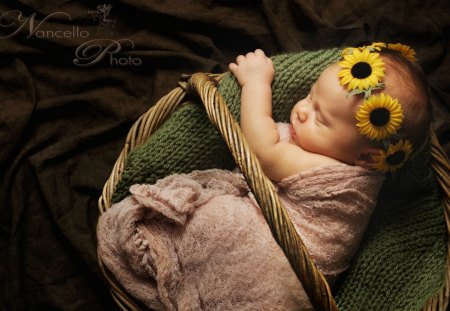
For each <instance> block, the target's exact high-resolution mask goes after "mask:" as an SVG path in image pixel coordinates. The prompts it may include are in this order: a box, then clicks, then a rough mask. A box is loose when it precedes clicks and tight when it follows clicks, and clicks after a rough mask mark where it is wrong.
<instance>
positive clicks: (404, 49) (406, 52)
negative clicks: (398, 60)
mask: <svg viewBox="0 0 450 311" xmlns="http://www.w3.org/2000/svg"><path fill="white" fill-rule="evenodd" d="M387 48H388V49H390V50H396V51H399V52H400V53H401V54H402V55H403V56H404V57H406V58H407V59H408V60H409V61H411V62H415V61H417V58H416V57H415V55H416V51H414V49H412V48H411V47H410V46H409V45H404V44H401V43H389V44H388V45H387Z"/></svg>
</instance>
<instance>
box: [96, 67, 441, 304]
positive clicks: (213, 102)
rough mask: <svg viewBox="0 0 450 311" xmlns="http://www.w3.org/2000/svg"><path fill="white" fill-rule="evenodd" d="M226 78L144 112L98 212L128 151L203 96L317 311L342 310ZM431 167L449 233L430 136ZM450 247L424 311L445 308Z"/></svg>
mask: <svg viewBox="0 0 450 311" xmlns="http://www.w3.org/2000/svg"><path fill="white" fill-rule="evenodd" d="M222 77H223V75H214V74H204V73H196V74H194V75H192V76H183V77H182V79H181V80H180V82H179V86H178V87H177V88H175V89H173V90H172V91H171V92H170V93H168V94H167V95H166V96H164V97H163V98H161V99H160V100H159V101H158V102H157V103H156V104H155V105H154V106H153V107H152V108H150V109H149V110H148V111H147V112H146V113H144V114H143V115H142V116H141V117H140V118H139V119H138V120H137V121H136V123H135V124H134V125H133V127H132V128H131V129H130V131H129V133H128V136H127V139H126V142H125V147H124V149H123V150H122V152H121V154H120V156H119V158H118V159H117V161H116V163H115V165H114V168H113V170H112V173H111V175H110V177H109V179H108V180H107V182H106V184H105V186H104V188H103V192H102V196H101V197H100V199H99V202H98V206H99V209H100V213H104V212H105V211H106V210H107V209H109V208H110V207H111V197H112V194H113V192H114V188H115V186H116V184H117V182H118V181H119V180H120V178H121V175H122V172H123V170H124V167H125V163H126V160H127V156H128V153H129V152H130V151H131V150H133V149H134V148H136V147H137V146H138V145H140V144H142V143H143V142H144V141H145V140H146V139H147V138H148V137H150V135H152V133H154V132H155V131H156V129H157V128H158V127H159V126H160V125H161V124H162V123H163V122H164V121H165V120H166V119H167V118H168V117H169V116H170V115H171V114H172V112H173V111H174V110H175V109H176V108H177V107H179V106H180V105H181V104H182V103H183V102H184V100H185V98H186V95H187V94H189V95H191V96H190V98H192V97H197V98H198V97H200V99H201V101H202V102H203V104H204V106H205V108H206V111H207V114H208V116H209V118H210V120H211V121H212V122H213V124H214V125H215V126H216V128H217V129H218V130H219V131H220V133H221V134H222V136H223V137H224V139H225V141H226V143H227V145H228V148H229V149H230V151H231V153H232V155H233V157H234V159H235V161H236V163H237V164H238V166H239V167H240V169H241V171H242V172H243V174H244V176H245V178H246V180H247V182H248V184H249V187H250V188H251V190H252V192H253V193H254V195H255V198H256V200H257V202H258V204H259V206H260V207H261V210H262V212H263V215H264V217H265V219H266V221H267V223H268V224H269V227H270V229H271V231H272V234H273V236H274V238H275V240H276V241H277V243H278V244H279V245H280V247H281V248H282V250H283V251H284V253H285V255H286V257H287V258H288V260H289V262H290V264H291V266H292V268H293V270H294V271H295V273H296V275H297V277H298V278H299V280H300V281H301V282H302V284H303V286H304V288H305V291H306V293H307V294H308V297H309V298H310V301H311V303H312V305H313V306H314V308H315V310H338V309H337V307H336V304H335V302H334V299H333V297H332V295H331V291H330V288H329V286H328V284H327V282H326V280H325V278H324V277H323V275H322V274H321V273H320V271H319V270H317V268H316V267H315V266H314V264H313V262H312V260H311V259H310V257H309V256H308V254H307V251H306V248H305V246H304V245H303V242H302V241H301V239H300V237H299V236H298V234H297V232H296V231H295V228H294V226H293V224H292V222H291V221H290V219H289V217H288V214H287V212H286V211H285V209H284V207H283V206H282V204H281V203H280V200H279V198H278V196H277V194H276V191H275V188H274V186H273V184H272V182H271V181H270V180H269V179H268V178H267V177H266V176H265V175H264V174H263V173H262V171H261V168H260V165H259V163H258V160H257V159H256V157H255V155H254V153H253V152H252V151H251V150H250V148H249V146H248V143H247V142H246V139H245V137H244V136H243V135H242V132H241V130H240V128H239V125H238V124H237V122H236V120H235V119H234V118H233V116H232V115H231V114H230V111H229V110H228V107H227V105H226V104H225V103H224V100H223V98H222V96H221V95H220V94H219V93H218V91H217V84H218V82H219V81H220V80H221V79H222ZM432 167H433V169H434V172H435V174H436V178H437V180H438V182H439V185H440V186H441V188H442V189H443V196H444V198H443V205H444V207H445V211H444V212H445V219H446V225H447V230H448V231H449V232H450V217H449V216H450V173H449V171H450V170H449V168H450V165H449V161H448V159H447V157H446V154H445V152H444V151H443V149H442V147H441V146H440V145H439V142H438V140H437V138H436V136H435V135H434V133H433V134H432ZM449 250H450V245H448V247H447V269H446V275H445V286H444V287H443V289H442V290H441V291H440V292H439V293H437V294H436V295H435V296H434V297H432V298H431V299H430V300H429V301H428V302H427V304H426V305H425V306H424V308H423V310H439V311H444V310H446V309H447V306H448V303H449V291H450V269H449V268H450V251H449ZM99 264H100V268H101V270H102V272H103V274H104V276H105V278H106V280H107V282H108V283H109V285H110V286H111V293H112V296H113V298H114V300H115V301H116V302H117V304H118V305H119V306H120V307H121V308H122V309H123V310H144V309H145V307H143V306H142V305H141V304H140V303H139V302H136V301H134V300H133V298H132V297H131V296H130V295H129V294H127V293H126V292H125V291H124V290H123V288H122V287H121V286H120V285H119V284H118V282H117V281H116V280H115V279H114V276H113V275H112V274H111V273H110V272H109V271H108V270H107V268H106V267H105V266H104V265H103V263H102V261H101V259H100V258H99Z"/></svg>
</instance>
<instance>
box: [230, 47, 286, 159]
mask: <svg viewBox="0 0 450 311" xmlns="http://www.w3.org/2000/svg"><path fill="white" fill-rule="evenodd" d="M236 63H237V64H235V63H232V64H230V66H229V67H230V71H231V72H232V73H233V74H234V75H235V76H236V78H237V79H238V81H239V84H240V85H241V87H242V93H241V128H242V132H243V133H244V135H245V137H246V138H247V140H248V143H249V145H250V147H251V148H252V150H253V151H254V152H255V153H256V155H257V157H258V158H259V159H264V156H265V151H266V150H267V148H270V147H272V146H273V145H275V144H276V143H278V142H279V140H280V137H279V134H278V131H277V128H276V125H275V122H274V120H273V119H272V81H273V77H274V74H275V72H274V69H273V65H272V61H271V60H270V58H267V57H266V56H265V55H264V52H263V51H261V50H256V51H255V52H254V53H248V54H247V55H246V56H245V57H244V56H242V55H240V56H239V57H238V58H237V59H236Z"/></svg>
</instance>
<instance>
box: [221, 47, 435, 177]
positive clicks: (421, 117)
mask: <svg viewBox="0 0 450 311" xmlns="http://www.w3.org/2000/svg"><path fill="white" fill-rule="evenodd" d="M384 53H385V54H384V55H382V58H383V60H384V62H385V63H386V65H387V66H386V67H387V69H388V70H387V73H386V79H385V80H386V83H385V84H386V88H385V89H384V90H383V93H384V94H388V95H390V96H391V97H392V98H396V99H398V102H400V103H402V106H401V107H402V108H403V113H404V114H405V118H404V121H403V122H404V124H403V126H402V129H403V133H405V134H406V135H407V137H409V138H410V139H411V140H412V141H413V145H415V146H419V145H420V144H421V142H422V141H423V139H424V136H425V135H424V134H426V133H427V129H428V127H429V123H430V113H429V111H430V109H429V106H430V104H429V100H428V97H427V94H426V88H425V86H424V84H423V82H422V81H423V78H421V77H420V74H419V73H418V70H417V69H416V68H415V67H414V66H412V64H410V63H408V61H407V60H404V59H402V58H401V57H399V56H398V55H396V54H393V53H390V52H387V51H385V52H384ZM229 69H230V71H231V72H232V73H233V74H234V75H235V76H236V78H237V80H238V81H239V84H240V85H241V87H242V95H241V128H242V131H243V133H244V135H245V136H246V137H247V140H248V142H249V144H250V146H251V149H252V150H253V151H254V152H255V153H256V155H257V157H258V159H259V161H260V163H261V166H262V169H263V171H264V173H265V174H266V175H267V176H268V177H269V178H270V179H272V180H274V181H280V180H282V179H284V178H286V177H287V176H292V175H295V174H297V173H299V172H302V171H306V170H309V169H311V168H314V167H319V166H322V165H326V164H334V163H346V164H349V165H358V166H361V167H364V168H368V169H370V168H374V167H377V163H375V161H376V159H377V156H378V155H379V154H380V151H381V152H382V149H381V148H380V144H379V143H376V142H374V141H373V140H372V139H369V138H368V137H366V136H363V135H361V133H360V130H359V129H358V127H357V126H355V121H356V120H355V115H356V112H357V109H358V106H359V105H360V104H361V97H360V96H348V92H347V89H346V88H344V87H343V86H342V85H341V84H342V83H341V81H340V79H339V77H338V75H339V73H340V71H341V70H342V68H341V66H340V65H339V64H337V63H336V64H333V65H331V66H329V67H327V68H326V69H325V70H324V72H323V73H322V74H321V75H320V77H319V79H318V80H317V82H316V83H315V84H314V85H313V86H312V88H311V90H310V93H309V94H308V95H307V97H306V98H304V99H302V100H300V101H299V102H298V103H297V104H296V105H295V106H294V108H293V109H292V112H291V117H290V126H289V131H290V137H289V139H288V140H286V141H283V140H282V139H280V135H279V133H278V128H277V126H276V124H275V121H274V120H273V119H272V90H271V84H272V80H273V78H274V68H273V65H272V61H271V60H270V58H268V57H266V56H265V55H264V52H263V51H261V50H256V51H255V52H254V53H248V54H247V55H246V56H242V55H240V56H239V57H238V58H237V59H236V63H231V64H230V65H229ZM420 79H422V80H420ZM377 92H380V90H378V91H377ZM382 108H383V106H381V107H375V109H378V110H380V111H379V112H378V113H379V114H381V113H383V111H382V110H381V109H382ZM388 108H389V107H388ZM385 113H388V114H389V113H390V111H388V109H386V110H385ZM400 113H401V112H400ZM373 114H376V111H375V112H374V113H373ZM391 115H392V112H391ZM372 118H373V117H372ZM369 119H370V117H369ZM368 126H370V124H369V125H368ZM388 126H391V124H388ZM403 160H406V157H405V158H404V159H403ZM378 164H379V163H378ZM383 167H384V166H383Z"/></svg>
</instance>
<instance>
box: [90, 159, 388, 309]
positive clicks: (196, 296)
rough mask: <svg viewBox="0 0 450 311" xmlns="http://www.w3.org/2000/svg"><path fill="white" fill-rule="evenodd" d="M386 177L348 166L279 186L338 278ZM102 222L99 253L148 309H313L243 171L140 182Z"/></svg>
mask: <svg viewBox="0 0 450 311" xmlns="http://www.w3.org/2000/svg"><path fill="white" fill-rule="evenodd" d="M382 180H383V177H382V176H380V175H378V174H376V173H374V172H370V171H367V170H365V169H362V168H360V167H352V166H348V165H344V164H339V165H327V166H323V167H320V168H316V169H313V170H309V171H307V172H303V173H300V174H298V175H295V176H290V177H288V178H286V179H284V180H282V181H281V182H280V183H279V184H278V185H277V189H278V193H279V196H280V199H281V200H282V202H283V204H284V206H285V207H286V208H287V210H288V212H289V214H290V217H291V219H292V221H293V223H294V225H295V226H296V228H297V230H298V232H299V234H300V235H301V237H302V239H303V241H304V242H305V244H306V246H307V248H308V251H309V252H310V255H311V256H312V258H313V260H314V261H315V263H316V265H317V266H318V267H319V269H320V270H321V271H322V272H323V273H324V275H325V276H326V277H327V278H328V279H329V280H330V281H332V280H334V279H335V278H336V277H337V276H338V275H339V274H340V273H342V271H344V270H345V269H347V267H348V265H349V262H350V260H351V258H352V256H353V255H354V254H355V252H356V250H357V248H358V246H359V243H360V241H361V238H362V235H363V232H364V229H365V227H366V225H367V223H368V219H369V217H370V215H371V213H372V210H373V208H374V206H375V199H376V196H377V193H378V190H379V189H380V187H381V184H382ZM130 192H131V195H130V196H128V197H127V198H125V199H124V200H122V201H120V202H119V203H117V204H115V205H113V206H112V207H111V209H109V210H108V211H107V212H106V213H105V214H103V215H102V216H101V218H100V220H99V224H98V238H99V245H98V255H99V256H100V257H101V259H102V260H103V262H104V263H105V264H106V266H107V267H108V269H109V270H111V271H112V273H113V274H114V275H115V277H116V278H117V280H118V281H119V282H120V283H121V284H122V286H123V287H124V288H125V289H126V290H127V291H128V292H129V293H130V294H131V295H132V296H134V297H135V298H136V299H138V300H139V301H141V302H143V303H144V304H145V305H147V306H148V307H150V308H151V309H153V310H298V309H299V308H301V309H302V310H309V309H311V305H310V303H309V300H308V298H307V296H306V294H305V293H304V290H303V288H302V285H301V284H300V282H299V281H298V279H297V278H296V275H295V273H294V272H293V271H292V269H291V267H290V265H289V263H288V261H287V259H286V257H285V256H284V254H283V252H282V250H281V249H280V248H279V246H278V245H277V244H276V242H275V241H274V239H273V237H272V235H271V232H270V229H269V227H268V225H267V223H266V222H265V220H264V217H263V215H262V214H261V211H260V209H259V207H258V206H257V204H256V201H255V200H254V198H253V196H252V194H251V192H249V189H248V186H247V184H246V182H245V180H244V177H243V176H242V175H241V174H240V173H236V172H230V171H226V170H218V169H213V170H206V171H194V172H192V173H190V174H176V175H171V176H168V177H166V178H164V179H161V180H159V181H158V182H157V183H156V184H154V185H149V184H136V185H133V186H131V188H130Z"/></svg>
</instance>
